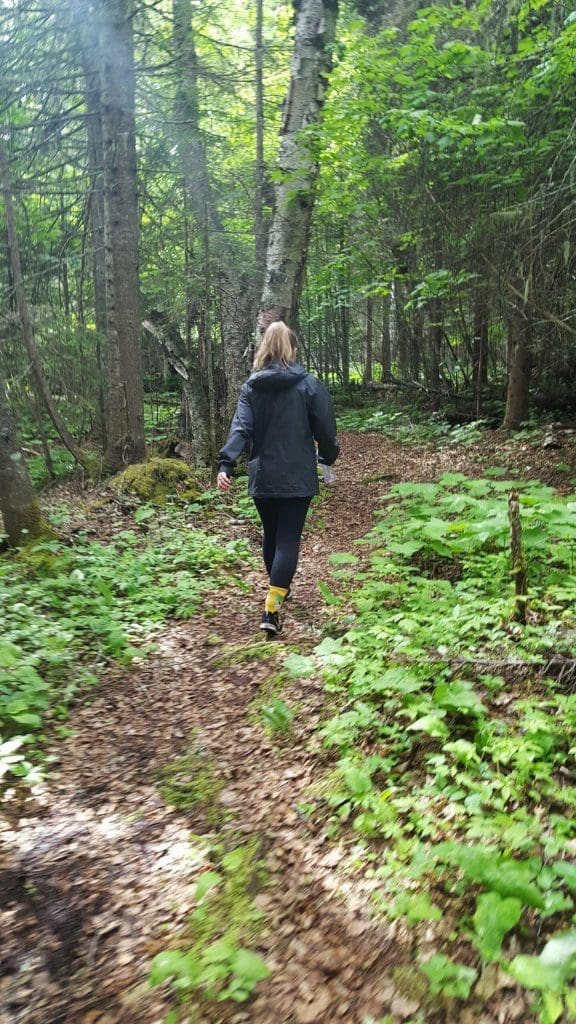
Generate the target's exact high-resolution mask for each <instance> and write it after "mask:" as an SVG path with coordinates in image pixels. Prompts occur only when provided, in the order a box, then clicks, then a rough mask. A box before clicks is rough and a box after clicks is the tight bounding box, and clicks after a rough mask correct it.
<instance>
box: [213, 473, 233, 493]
mask: <svg viewBox="0 0 576 1024" xmlns="http://www.w3.org/2000/svg"><path fill="white" fill-rule="evenodd" d="M216 487H217V488H218V490H219V491H231V490H232V481H231V479H230V477H229V476H228V474H227V473H224V472H221V473H218V476H217V477H216Z"/></svg>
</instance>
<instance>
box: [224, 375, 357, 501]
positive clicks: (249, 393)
mask: <svg viewBox="0 0 576 1024" xmlns="http://www.w3.org/2000/svg"><path fill="white" fill-rule="evenodd" d="M314 441H317V442H318V457H319V459H320V461H321V462H324V463H326V464H327V465H329V466H331V465H332V463H333V462H335V460H336V458H337V457H338V452H339V450H340V449H339V445H338V441H337V440H336V421H335V419H334V410H333V409H332V401H331V398H330V395H329V394H328V391H327V390H326V388H325V387H324V385H323V384H321V383H320V381H319V380H316V377H313V376H312V374H310V373H308V372H307V371H306V370H305V369H304V367H303V366H299V365H298V363H290V365H289V366H288V367H285V366H283V365H282V364H281V363H271V364H270V366H268V367H266V369H264V370H258V371H256V373H253V374H252V376H251V377H249V379H248V380H247V381H246V383H245V384H243V385H242V389H241V391H240V397H239V399H238V406H237V408H236V412H235V414H234V418H233V420H232V425H231V427H230V431H229V433H228V438H227V440H226V444H225V445H224V447H223V448H222V449H221V450H220V453H219V467H218V468H219V471H223V472H225V473H227V474H228V475H231V473H232V472H233V470H234V466H235V464H236V459H237V458H238V457H239V456H240V455H241V454H242V452H243V451H245V450H247V452H248V458H249V462H248V493H249V494H250V495H251V496H252V497H253V498H307V497H309V496H312V495H313V494H318V490H319V487H318V471H317V457H316V446H315V444H314Z"/></svg>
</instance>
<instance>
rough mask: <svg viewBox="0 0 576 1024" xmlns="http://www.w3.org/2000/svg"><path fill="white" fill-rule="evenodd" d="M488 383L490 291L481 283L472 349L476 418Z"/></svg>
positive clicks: (475, 306)
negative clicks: (483, 391) (483, 390)
mask: <svg viewBox="0 0 576 1024" xmlns="http://www.w3.org/2000/svg"><path fill="white" fill-rule="evenodd" d="M487 383H488V293H487V289H486V287H485V285H479V286H478V288H477V289H476V293H475V295H474V343H473V349H472V386H473V389H474V395H475V403H476V418H477V419H479V418H480V413H481V411H482V388H484V387H486V385H487Z"/></svg>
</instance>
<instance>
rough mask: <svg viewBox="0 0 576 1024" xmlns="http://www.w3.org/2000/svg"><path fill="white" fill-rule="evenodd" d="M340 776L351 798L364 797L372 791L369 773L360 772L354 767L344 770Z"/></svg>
mask: <svg viewBox="0 0 576 1024" xmlns="http://www.w3.org/2000/svg"><path fill="white" fill-rule="evenodd" d="M342 775H343V778H344V782H345V783H346V786H347V787H348V789H349V790H350V792H351V793H352V794H353V796H364V795H365V794H366V793H368V792H369V791H370V790H371V789H372V779H371V778H370V775H369V773H368V772H366V771H362V769H361V768H356V767H354V766H351V767H350V768H344V769H343V770H342Z"/></svg>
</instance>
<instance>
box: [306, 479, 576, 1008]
mask: <svg viewBox="0 0 576 1024" xmlns="http://www.w3.org/2000/svg"><path fill="white" fill-rule="evenodd" d="M501 476H502V473H501V471H500V470H498V471H497V472H494V473H493V474H491V475H490V476H487V477H486V478H485V479H482V480H468V479H467V478H465V477H464V476H462V475H461V474H455V473H454V474H446V475H445V476H444V477H443V478H442V479H441V480H440V481H439V482H438V483H435V484H412V483H406V484H401V485H398V486H397V487H394V488H392V489H391V490H390V492H389V493H388V494H387V495H385V496H384V499H383V510H382V512H381V513H379V515H378V520H377V523H376V526H375V527H374V529H373V531H372V533H371V535H370V537H369V538H368V540H369V541H370V542H371V543H372V545H373V547H372V551H371V554H370V562H369V567H368V569H366V565H365V563H364V564H363V568H362V572H361V573H359V574H358V576H357V579H356V581H355V588H354V589H352V591H351V594H350V600H351V602H352V605H353V607H354V608H355V617H354V619H353V620H352V622H351V621H350V618H348V619H347V620H345V621H344V623H343V625H342V628H341V630H340V635H339V636H338V637H337V638H326V639H325V640H324V641H322V643H321V644H320V645H319V646H318V647H317V648H316V651H315V654H314V658H315V660H316V663H317V665H318V666H319V667H321V668H322V669H323V672H324V675H325V679H326V686H327V689H328V691H329V693H330V694H331V700H332V702H333V703H335V704H336V705H340V707H339V708H338V706H337V707H336V708H335V709H334V711H333V712H332V714H331V715H330V716H329V717H327V718H326V719H325V721H324V722H323V723H322V725H321V728H320V735H321V737H322V739H323V741H324V743H325V745H326V746H328V747H330V748H331V750H332V751H333V752H334V753H335V754H336V756H337V757H338V762H337V763H338V772H337V775H336V776H335V779H337V781H335V782H333V783H332V785H331V788H330V791H329V792H328V794H327V795H326V798H325V803H326V808H327V814H328V815H329V821H328V825H327V827H328V830H329V832H330V833H332V834H334V833H336V832H337V831H338V830H339V829H341V828H342V826H343V824H344V823H347V825H348V826H349V827H351V828H352V829H353V831H354V832H355V833H356V836H357V839H356V842H357V843H359V844H360V847H361V849H363V851H364V856H365V857H366V859H368V860H369V861H370V862H371V863H372V864H373V868H372V870H371V874H372V875H373V879H374V891H373V899H374V902H375V906H376V907H377V908H378V909H379V910H380V911H382V912H383V913H385V914H387V915H388V916H390V917H392V918H394V917H398V916H402V917H403V918H404V919H405V921H406V922H407V923H408V924H409V925H410V926H411V927H412V928H414V929H416V930H418V929H420V928H422V927H423V924H424V922H426V924H427V927H429V928H433V929H434V928H436V927H439V928H440V927H442V928H443V929H444V930H443V932H442V935H443V936H444V937H445V935H446V933H447V931H448V930H449V929H450V928H452V931H453V932H454V934H455V935H457V936H458V940H459V943H464V942H466V943H468V944H469V949H470V953H469V955H470V958H471V960H472V962H473V960H474V959H476V960H481V961H482V963H484V964H487V963H490V962H492V961H495V962H496V963H499V964H501V965H503V966H504V967H505V966H506V959H505V957H506V949H507V946H508V943H509V941H510V937H511V936H512V935H514V937H515V940H516V942H517V943H518V942H521V941H522V935H523V932H524V933H525V927H526V926H527V925H529V924H531V925H532V926H534V923H536V924H537V927H538V928H542V929H546V931H547V933H549V934H550V933H553V932H554V930H560V929H562V927H565V922H566V920H567V915H570V914H572V913H573V911H574V891H575V888H576V874H574V872H573V871H572V869H571V864H570V860H569V854H570V849H571V846H570V844H571V842H572V841H573V839H574V837H575V835H576V829H575V825H574V811H575V809H576V787H574V786H573V785H572V773H571V763H572V761H571V759H572V756H573V754H572V752H573V750H574V749H575V748H576V697H575V696H574V695H573V694H572V693H571V692H569V690H570V687H568V692H564V689H563V687H562V686H561V685H557V684H556V683H555V682H554V680H552V679H546V678H542V677H541V675H540V674H539V675H538V676H536V673H537V672H538V668H537V666H538V665H542V664H543V665H546V664H547V662H548V660H549V658H550V654H551V652H553V651H555V650H563V651H566V652H567V653H570V654H571V653H572V650H573V644H574V628H575V625H576V623H575V619H574V608H575V606H576V604H575V597H576V592H575V590H574V587H573V586H572V579H573V576H572V575H571V569H572V566H573V559H574V543H575V540H576V520H575V517H574V508H573V502H572V500H571V498H570V497H568V498H566V497H559V496H557V495H556V494H554V492H553V491H552V490H551V489H550V488H546V487H544V486H543V485H541V484H539V483H537V482H533V483H531V484H523V485H518V484H516V485H515V486H520V489H521V499H520V501H521V515H522V523H523V536H524V540H525V543H526V550H527V557H528V564H529V569H528V579H529V585H530V592H529V598H528V607H529V609H530V615H529V616H528V621H527V624H526V625H524V626H521V625H518V624H516V623H513V622H512V620H511V612H512V611H513V593H512V583H511V578H510V556H509V552H508V545H509V525H508V517H507V492H508V490H509V489H510V487H511V482H510V481H507V480H505V479H504V480H503V479H501ZM352 586H354V584H352ZM492 664H495V665H500V664H501V665H502V666H503V671H504V672H505V673H506V678H504V677H501V676H499V675H497V674H495V673H494V671H489V670H487V666H491V665H492ZM532 666H534V668H532ZM376 881H378V884H377V885H376V884H375V883H376ZM432 889H433V892H434V896H432ZM443 893H444V898H443V896H442V894H443ZM441 918H442V926H438V925H436V922H438V921H440V919H441ZM520 948H522V946H520ZM522 955H524V954H522ZM469 962H470V961H469ZM513 963H515V964H516V967H515V968H514V969H515V970H516V969H518V971H521V970H524V971H525V973H524V975H523V977H526V976H527V973H528V968H529V966H530V965H529V964H528V965H525V964H524V961H523V960H522V959H520V960H517V961H516V960H515V961H513ZM422 969H423V970H424V973H425V974H426V975H427V976H428V978H429V981H430V987H431V992H432V994H435V995H442V996H443V997H448V998H460V999H467V998H468V997H469V995H470V992H471V988H472V985H473V983H474V979H475V977H476V975H477V970H476V968H475V967H472V966H466V965H464V964H454V963H452V961H450V960H448V959H447V957H446V956H444V954H440V953H439V954H438V955H437V957H434V958H432V960H430V961H428V964H426V965H423V968H422ZM569 969H570V970H571V968H569ZM567 970H568V968H567ZM544 974H546V977H548V973H547V971H543V975H544ZM565 977H568V975H566V976H564V975H562V978H563V980H562V985H563V986H564V987H565V984H566V982H565ZM535 987H537V986H535ZM550 993H552V994H550ZM544 994H545V995H546V999H547V1000H548V1003H547V1004H546V1005H545V1003H544ZM553 996H554V998H556V997H557V998H558V999H561V1000H562V1001H563V1002H562V1006H564V1005H565V999H566V995H565V991H564V988H562V989H561V990H560V989H558V987H557V989H556V990H552V989H549V988H547V989H546V992H545V993H543V994H542V997H541V1006H540V1010H539V1012H541V1014H548V1017H545V1016H543V1017H542V1018H541V1020H542V1021H544V1020H548V1019H550V1020H552V1018H553V1014H552V1009H553V1005H555V1004H554V1001H553V998H552V997H553ZM554 1019H555V1018H554Z"/></svg>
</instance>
